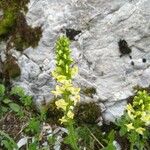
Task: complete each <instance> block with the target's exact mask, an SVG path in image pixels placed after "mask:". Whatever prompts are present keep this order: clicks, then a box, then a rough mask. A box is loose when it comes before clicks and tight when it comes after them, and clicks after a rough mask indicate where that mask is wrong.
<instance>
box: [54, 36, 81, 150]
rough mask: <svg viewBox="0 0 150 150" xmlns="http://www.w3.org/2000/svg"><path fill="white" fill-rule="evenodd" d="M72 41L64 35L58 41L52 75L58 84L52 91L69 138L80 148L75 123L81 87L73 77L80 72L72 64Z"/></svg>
mask: <svg viewBox="0 0 150 150" xmlns="http://www.w3.org/2000/svg"><path fill="white" fill-rule="evenodd" d="M69 46H70V41H69V39H68V38H67V37H65V36H62V37H60V38H59V39H58V41H57V42H56V68H55V70H54V71H53V72H52V76H53V77H54V78H55V80H56V81H57V85H56V88H55V90H54V91H52V93H53V94H54V95H55V97H56V98H57V99H58V100H57V101H56V102H55V104H56V106H57V108H58V109H62V110H63V112H64V116H63V117H62V118H60V119H59V120H60V121H61V124H64V125H66V126H67V128H68V132H69V133H68V138H67V141H68V139H69V140H70V142H69V143H70V144H71V146H72V148H73V149H75V150H78V147H77V144H76V143H77V138H76V136H75V132H74V128H73V124H74V113H73V110H74V106H75V105H76V104H77V103H78V102H79V101H80V95H79V92H80V88H77V87H75V86H74V85H73V82H72V81H73V78H74V76H75V75H76V74H77V73H78V67H77V66H72V64H73V59H72V58H71V49H70V48H69Z"/></svg>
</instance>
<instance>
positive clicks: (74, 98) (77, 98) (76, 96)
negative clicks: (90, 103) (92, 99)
mask: <svg viewBox="0 0 150 150" xmlns="http://www.w3.org/2000/svg"><path fill="white" fill-rule="evenodd" d="M70 100H71V101H73V102H74V105H76V104H77V103H78V102H79V101H80V95H75V96H70Z"/></svg>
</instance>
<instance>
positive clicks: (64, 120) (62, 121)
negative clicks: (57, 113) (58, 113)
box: [59, 116, 68, 124]
mask: <svg viewBox="0 0 150 150" xmlns="http://www.w3.org/2000/svg"><path fill="white" fill-rule="evenodd" d="M59 121H60V122H61V124H63V123H65V122H68V120H67V119H66V118H65V116H63V117H62V118H61V119H59Z"/></svg>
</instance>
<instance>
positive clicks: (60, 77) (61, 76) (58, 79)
mask: <svg viewBox="0 0 150 150" xmlns="http://www.w3.org/2000/svg"><path fill="white" fill-rule="evenodd" d="M56 79H57V81H58V82H60V83H64V81H66V76H63V75H59V76H57V77H56Z"/></svg>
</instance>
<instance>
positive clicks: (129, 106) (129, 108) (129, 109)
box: [126, 104, 134, 112]
mask: <svg viewBox="0 0 150 150" xmlns="http://www.w3.org/2000/svg"><path fill="white" fill-rule="evenodd" d="M126 109H127V110H128V111H130V112H134V109H133V107H132V105H131V104H128V105H127V108H126Z"/></svg>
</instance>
